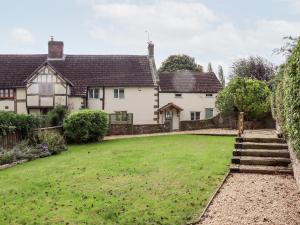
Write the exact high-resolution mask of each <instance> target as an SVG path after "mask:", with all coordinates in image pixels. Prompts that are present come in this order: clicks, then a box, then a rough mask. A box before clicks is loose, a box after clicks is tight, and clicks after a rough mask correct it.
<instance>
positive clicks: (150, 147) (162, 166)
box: [0, 135, 233, 225]
mask: <svg viewBox="0 0 300 225" xmlns="http://www.w3.org/2000/svg"><path fill="white" fill-rule="evenodd" d="M232 148H233V138H232V137H213V136H197V135H171V136H157V137H145V138H134V139H122V140H113V141H105V142H103V143H95V144H88V145H76V146H75V145H74V146H69V151H67V152H64V153H62V154H60V155H57V156H53V157H49V158H43V159H39V160H36V161H32V162H28V163H25V164H22V165H19V166H16V167H13V168H10V169H6V170H3V171H0V185H1V186H0V224H9V225H12V224H76V225H77V224H78V225H79V224H89V225H90V224H97V225H99V224H105V225H108V224H128V225H129V224H168V225H177V224H179V225H180V224H184V223H186V222H187V221H191V220H193V219H195V218H197V216H199V214H200V213H201V210H202V209H203V207H204V206H205V204H206V203H207V201H208V199H209V197H210V196H211V195H212V193H213V192H214V190H215V189H216V187H217V186H218V185H219V184H220V182H221V180H222V179H223V177H224V175H225V174H226V173H227V171H228V167H229V161H230V157H231V153H232Z"/></svg>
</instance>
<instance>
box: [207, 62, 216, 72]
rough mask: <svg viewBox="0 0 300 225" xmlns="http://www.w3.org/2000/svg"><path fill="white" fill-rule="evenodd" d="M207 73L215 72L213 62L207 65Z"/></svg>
mask: <svg viewBox="0 0 300 225" xmlns="http://www.w3.org/2000/svg"><path fill="white" fill-rule="evenodd" d="M207 72H214V70H213V68H212V65H211V62H209V63H208V65H207Z"/></svg>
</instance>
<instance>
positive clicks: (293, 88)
mask: <svg viewBox="0 0 300 225" xmlns="http://www.w3.org/2000/svg"><path fill="white" fill-rule="evenodd" d="M273 87H274V89H273V115H274V117H275V118H276V120H277V122H278V123H279V125H280V126H281V128H282V131H283V132H284V134H285V135H286V136H287V137H288V138H289V140H290V142H291V144H292V145H293V148H294V150H295V152H296V153H297V154H298V156H299V157H300V40H299V42H298V44H297V45H296V46H295V48H294V49H293V51H292V54H291V55H290V56H289V58H288V60H287V62H286V64H285V65H283V66H281V68H280V69H279V71H278V73H277V76H276V78H275V79H274V86H273Z"/></svg>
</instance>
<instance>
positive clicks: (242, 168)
mask: <svg viewBox="0 0 300 225" xmlns="http://www.w3.org/2000/svg"><path fill="white" fill-rule="evenodd" d="M230 171H231V172H232V173H258V174H290V175H293V170H292V168H290V167H286V166H262V165H261V166H254V165H251V166H249V165H237V164H232V165H231V167H230Z"/></svg>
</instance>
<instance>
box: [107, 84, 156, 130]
mask: <svg viewBox="0 0 300 225" xmlns="http://www.w3.org/2000/svg"><path fill="white" fill-rule="evenodd" d="M124 90H125V92H124V93H125V98H124V99H118V98H114V88H105V102H104V105H105V106H104V111H105V112H107V113H115V111H127V113H133V123H134V124H156V123H157V121H155V120H154V118H156V117H157V116H156V115H154V112H155V111H156V110H157V108H154V105H156V104H157V103H156V102H155V99H156V98H157V97H156V96H154V94H155V93H156V90H154V87H141V88H138V87H125V88H124Z"/></svg>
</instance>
